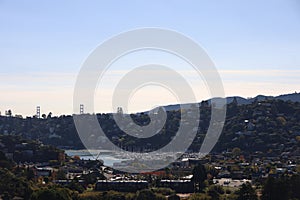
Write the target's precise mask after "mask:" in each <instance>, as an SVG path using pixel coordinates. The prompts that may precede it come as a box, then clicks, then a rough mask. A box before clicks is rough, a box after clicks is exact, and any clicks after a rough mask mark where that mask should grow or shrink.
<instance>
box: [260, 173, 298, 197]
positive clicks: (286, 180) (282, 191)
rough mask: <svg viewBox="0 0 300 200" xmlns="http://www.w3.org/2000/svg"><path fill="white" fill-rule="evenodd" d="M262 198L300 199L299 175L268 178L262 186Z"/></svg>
mask: <svg viewBox="0 0 300 200" xmlns="http://www.w3.org/2000/svg"><path fill="white" fill-rule="evenodd" d="M261 199H262V200H290V199H300V176H299V175H297V176H292V177H281V178H278V179H275V178H268V179H267V181H266V183H265V184H264V186H263V192H262V197H261Z"/></svg>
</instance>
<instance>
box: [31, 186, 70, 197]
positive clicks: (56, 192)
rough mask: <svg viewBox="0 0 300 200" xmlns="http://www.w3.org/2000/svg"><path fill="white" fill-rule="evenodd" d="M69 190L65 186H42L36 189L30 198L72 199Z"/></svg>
mask: <svg viewBox="0 0 300 200" xmlns="http://www.w3.org/2000/svg"><path fill="white" fill-rule="evenodd" d="M71 196H72V195H71V191H70V190H68V189H65V188H49V189H48V188H46V189H45V188H44V189H40V190H36V191H35V192H34V193H33V194H32V196H31V200H46V199H47V200H72V198H71Z"/></svg>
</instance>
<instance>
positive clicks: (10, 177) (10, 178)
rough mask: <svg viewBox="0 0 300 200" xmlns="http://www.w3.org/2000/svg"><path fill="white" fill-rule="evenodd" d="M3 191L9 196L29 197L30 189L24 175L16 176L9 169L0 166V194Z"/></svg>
mask: <svg viewBox="0 0 300 200" xmlns="http://www.w3.org/2000/svg"><path fill="white" fill-rule="evenodd" d="M4 193H6V195H7V196H9V197H10V198H13V197H14V196H20V197H23V198H25V199H29V197H30V195H31V193H32V190H31V187H30V185H29V183H28V181H27V180H26V179H25V177H17V176H16V175H15V174H14V173H12V172H11V171H9V170H7V169H1V168H0V194H4Z"/></svg>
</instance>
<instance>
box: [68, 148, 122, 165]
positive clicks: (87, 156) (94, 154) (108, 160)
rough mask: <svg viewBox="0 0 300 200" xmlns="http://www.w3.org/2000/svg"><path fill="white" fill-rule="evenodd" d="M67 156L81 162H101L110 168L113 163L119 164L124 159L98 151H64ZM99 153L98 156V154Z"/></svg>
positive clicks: (110, 153) (109, 152)
mask: <svg viewBox="0 0 300 200" xmlns="http://www.w3.org/2000/svg"><path fill="white" fill-rule="evenodd" d="M65 153H66V154H67V155H68V156H71V157H73V156H79V157H80V159H83V160H96V159H100V160H103V162H104V165H106V166H109V167H112V166H113V164H114V163H120V162H121V161H124V160H126V159H123V158H119V157H118V156H117V155H116V154H115V153H114V152H111V151H104V150H103V151H99V150H86V149H83V150H65ZM99 153H100V154H99Z"/></svg>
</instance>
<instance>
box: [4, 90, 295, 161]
mask: <svg viewBox="0 0 300 200" xmlns="http://www.w3.org/2000/svg"><path fill="white" fill-rule="evenodd" d="M231 98H232V97H229V98H228V100H230V99H231ZM298 98H299V94H297V93H295V94H290V95H281V96H278V97H274V98H270V97H268V98H265V97H262V96H260V97H259V98H256V100H255V98H253V99H252V100H251V99H248V100H247V102H248V103H236V101H233V99H234V98H232V101H233V102H231V103H229V104H228V106H227V117H226V123H225V126H224V130H223V132H222V135H221V137H220V139H219V142H218V143H217V145H216V146H215V148H214V151H216V152H221V151H226V150H228V149H232V148H235V147H238V148H240V149H242V150H244V151H246V152H256V151H261V152H265V153H267V152H268V153H270V154H276V155H280V154H282V153H284V152H285V153H291V154H295V153H298V154H299V153H300V152H299V146H300V145H299V144H300V143H299V142H300V103H299V102H298V101H296V100H297V99H298ZM235 99H236V100H237V102H239V99H238V98H235ZM257 99H261V100H257ZM281 99H287V100H288V101H283V100H281ZM241 100H242V99H240V102H241ZM199 105H200V110H201V118H200V124H199V125H200V126H199V128H198V132H197V136H196V138H195V139H194V142H193V144H192V145H191V147H190V150H191V151H198V150H199V148H200V146H201V143H202V141H203V139H204V137H205V134H206V131H207V128H208V125H209V122H210V105H209V103H208V102H207V101H203V102H201V103H200V104H199ZM190 107H191V106H189V105H188V104H187V105H185V106H183V108H184V110H183V113H182V114H185V113H188V110H189V109H190ZM167 108H169V109H167V110H168V111H167V122H166V124H165V126H164V128H163V129H162V130H161V131H159V133H158V134H156V135H154V136H153V137H150V138H146V139H138V138H135V137H132V136H129V135H127V134H126V133H124V132H123V131H122V130H120V129H119V128H118V127H117V126H116V124H115V122H114V120H113V117H112V114H97V118H98V121H99V123H100V124H101V126H102V128H103V130H104V131H105V133H106V135H107V137H108V138H109V139H110V140H111V141H112V142H113V143H114V144H116V145H118V146H120V147H121V146H122V148H124V149H126V150H129V151H153V150H155V149H159V148H161V147H163V146H165V145H166V144H168V143H169V142H170V140H171V138H172V137H174V136H175V134H176V132H177V130H178V126H179V121H180V118H181V112H180V111H179V109H178V108H179V107H177V106H167ZM171 108H172V109H171ZM131 117H132V118H133V119H134V121H135V122H137V123H138V124H141V125H143V124H144V125H145V124H147V123H149V117H148V115H147V114H146V113H139V114H131ZM0 133H1V134H3V135H20V136H22V137H23V138H27V139H39V140H40V141H42V142H43V143H45V144H52V145H55V146H58V147H60V148H74V149H81V148H84V146H83V145H82V143H81V141H80V139H79V136H78V134H77V132H76V129H75V126H74V122H73V118H72V116H60V117H48V118H45V119H37V118H26V119H21V118H16V117H4V116H0ZM137 134H138V133H137ZM92 137H94V138H92ZM90 139H91V141H93V142H94V147H95V148H97V147H98V146H99V144H100V143H101V142H103V141H101V140H102V139H103V138H101V137H97V136H91V138H90Z"/></svg>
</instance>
